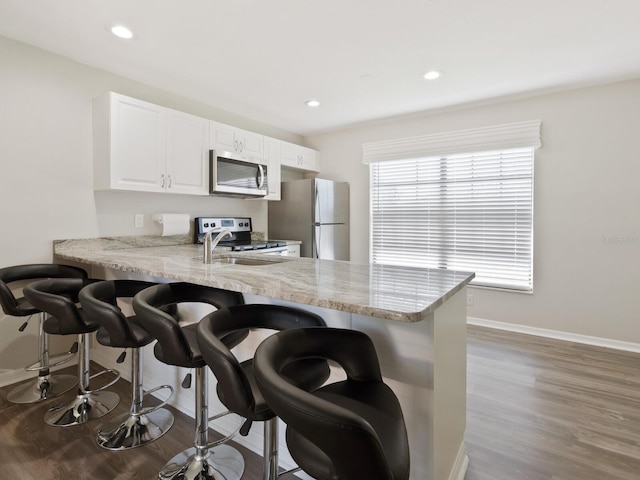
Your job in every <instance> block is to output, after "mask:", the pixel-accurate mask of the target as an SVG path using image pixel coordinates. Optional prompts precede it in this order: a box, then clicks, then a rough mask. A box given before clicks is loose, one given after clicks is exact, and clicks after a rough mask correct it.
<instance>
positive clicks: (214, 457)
mask: <svg viewBox="0 0 640 480" xmlns="http://www.w3.org/2000/svg"><path fill="white" fill-rule="evenodd" d="M243 473H244V457H243V456H242V454H241V453H240V452H239V451H238V450H236V449H235V448H233V447H230V446H229V445H220V446H218V447H215V448H211V449H209V451H208V452H207V453H206V455H205V456H199V455H197V454H196V449H195V448H189V449H187V450H185V451H184V452H181V453H179V454H178V455H176V456H175V457H173V458H172V459H171V460H170V461H169V463H167V464H166V465H165V466H164V468H163V469H162V471H161V472H160V473H159V474H158V480H240V478H241V477H242V474H243Z"/></svg>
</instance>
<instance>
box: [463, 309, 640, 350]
mask: <svg viewBox="0 0 640 480" xmlns="http://www.w3.org/2000/svg"><path fill="white" fill-rule="evenodd" d="M467 323H468V324H469V325H478V326H480V327H488V328H495V329H498V330H507V331H510V332H516V333H524V334H527V335H536V336H538V337H546V338H553V339H556V340H564V341H566V342H574V343H582V344H585V345H593V346H596V347H604V348H613V349H615V350H624V351H627V352H634V353H640V343H633V342H624V341H621V340H612V339H610V338H602V337H592V336H589V335H580V334H578V333H571V332H562V331H559V330H549V329H546V328H538V327H530V326H528V325H518V324H515V323H506V322H497V321H495V320H487V319H484V318H478V317H467Z"/></svg>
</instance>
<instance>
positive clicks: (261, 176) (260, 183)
mask: <svg viewBox="0 0 640 480" xmlns="http://www.w3.org/2000/svg"><path fill="white" fill-rule="evenodd" d="M258 171H259V172H260V180H259V181H258V188H262V187H263V185H264V168H262V165H260V164H258Z"/></svg>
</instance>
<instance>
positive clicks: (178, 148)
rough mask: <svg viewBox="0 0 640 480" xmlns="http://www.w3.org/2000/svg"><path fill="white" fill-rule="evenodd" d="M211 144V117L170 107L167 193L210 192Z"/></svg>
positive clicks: (197, 193) (168, 113)
mask: <svg viewBox="0 0 640 480" xmlns="http://www.w3.org/2000/svg"><path fill="white" fill-rule="evenodd" d="M208 145H209V121H208V120H206V119H204V118H200V117H196V116H194V115H189V114H188V113H183V112H178V111H176V110H169V109H168V110H167V168H166V177H165V180H166V181H165V188H166V191H167V192H171V193H186V194H191V195H208V193H209V185H208V181H209V177H208Z"/></svg>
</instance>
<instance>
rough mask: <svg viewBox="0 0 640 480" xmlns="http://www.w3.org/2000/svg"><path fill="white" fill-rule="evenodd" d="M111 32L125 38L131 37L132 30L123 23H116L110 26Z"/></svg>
mask: <svg viewBox="0 0 640 480" xmlns="http://www.w3.org/2000/svg"><path fill="white" fill-rule="evenodd" d="M111 33H113V34H114V35H115V36H116V37H120V38H124V39H127V40H129V39H130V38H133V32H132V31H131V30H129V29H128V28H127V27H125V26H123V25H116V26H115V27H111Z"/></svg>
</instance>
